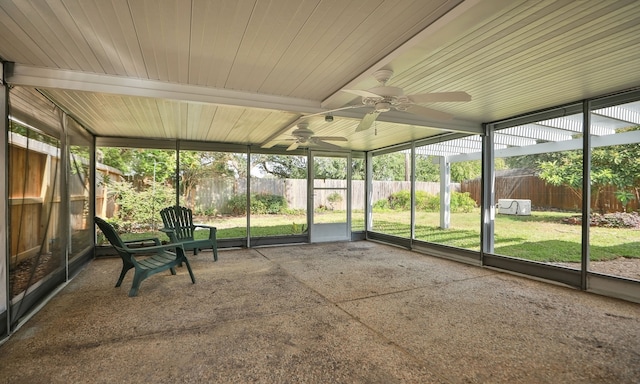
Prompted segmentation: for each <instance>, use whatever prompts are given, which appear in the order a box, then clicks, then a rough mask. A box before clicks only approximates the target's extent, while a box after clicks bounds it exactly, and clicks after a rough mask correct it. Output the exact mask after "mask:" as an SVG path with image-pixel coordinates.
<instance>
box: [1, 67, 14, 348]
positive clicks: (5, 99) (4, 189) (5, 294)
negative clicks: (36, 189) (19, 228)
mask: <svg viewBox="0 0 640 384" xmlns="http://www.w3.org/2000/svg"><path fill="white" fill-rule="evenodd" d="M6 65H7V63H5V62H1V61H0V76H2V78H0V118H2V134H0V148H1V149H2V151H1V153H2V155H0V180H1V182H2V185H0V220H2V223H1V224H0V252H1V253H0V314H2V312H5V314H6V317H5V318H6V325H5V326H0V337H2V336H6V335H8V334H9V333H10V332H11V316H10V313H9V310H10V302H9V258H10V257H9V255H10V253H11V250H10V249H9V230H8V228H9V191H8V188H9V187H8V185H9V87H8V84H7V83H6V82H5V79H6V75H7V73H6V69H7V68H6ZM3 328H4V329H5V331H6V333H5V332H2V329H3Z"/></svg>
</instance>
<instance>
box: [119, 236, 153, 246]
mask: <svg viewBox="0 0 640 384" xmlns="http://www.w3.org/2000/svg"><path fill="white" fill-rule="evenodd" d="M147 241H153V243H154V244H155V245H161V244H162V242H161V241H160V239H158V238H157V237H149V238H147V239H138V240H127V241H123V243H125V244H126V245H129V244H136V243H144V242H147Z"/></svg>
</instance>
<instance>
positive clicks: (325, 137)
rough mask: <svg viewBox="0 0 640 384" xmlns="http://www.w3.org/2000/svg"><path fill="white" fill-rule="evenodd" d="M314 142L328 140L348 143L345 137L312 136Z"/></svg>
mask: <svg viewBox="0 0 640 384" xmlns="http://www.w3.org/2000/svg"><path fill="white" fill-rule="evenodd" d="M314 138H315V139H316V140H323V141H324V140H328V141H348V140H347V138H346V137H340V136H314Z"/></svg>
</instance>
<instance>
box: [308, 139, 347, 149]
mask: <svg viewBox="0 0 640 384" xmlns="http://www.w3.org/2000/svg"><path fill="white" fill-rule="evenodd" d="M313 143H314V144H316V145H318V146H320V147H323V148H328V149H342V147H340V146H338V145H335V144H331V143H327V142H326V141H322V140H318V138H317V137H316V138H314V139H313Z"/></svg>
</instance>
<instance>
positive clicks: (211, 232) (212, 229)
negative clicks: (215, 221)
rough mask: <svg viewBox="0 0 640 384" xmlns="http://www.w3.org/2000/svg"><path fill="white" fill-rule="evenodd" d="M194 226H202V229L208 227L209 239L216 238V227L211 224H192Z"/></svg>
mask: <svg viewBox="0 0 640 384" xmlns="http://www.w3.org/2000/svg"><path fill="white" fill-rule="evenodd" d="M193 226H194V228H204V229H208V230H209V238H210V239H215V238H216V232H217V231H218V228H216V227H214V226H211V225H204V224H194V225H193Z"/></svg>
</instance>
